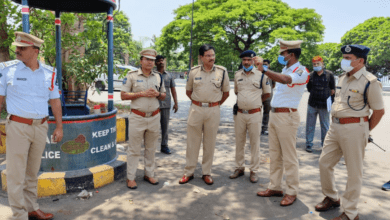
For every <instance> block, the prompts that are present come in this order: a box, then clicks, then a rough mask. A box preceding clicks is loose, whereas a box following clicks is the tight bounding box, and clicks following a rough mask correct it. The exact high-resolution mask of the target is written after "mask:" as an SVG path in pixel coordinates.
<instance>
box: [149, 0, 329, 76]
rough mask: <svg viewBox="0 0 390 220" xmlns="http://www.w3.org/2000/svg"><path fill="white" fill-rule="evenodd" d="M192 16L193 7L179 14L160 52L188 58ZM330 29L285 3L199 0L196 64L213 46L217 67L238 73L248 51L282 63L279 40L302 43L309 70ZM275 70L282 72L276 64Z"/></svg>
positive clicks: (312, 13)
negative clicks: (203, 50)
mask: <svg viewBox="0 0 390 220" xmlns="http://www.w3.org/2000/svg"><path fill="white" fill-rule="evenodd" d="M191 11H192V4H187V5H184V6H181V7H179V8H178V9H176V10H175V11H174V14H175V20H174V21H172V22H171V23H169V24H168V25H166V26H165V27H164V28H163V31H162V35H161V37H160V38H159V39H158V40H157V42H156V45H157V50H158V51H159V52H161V53H164V54H167V55H168V54H169V56H170V53H169V52H170V51H176V50H178V49H184V53H185V54H186V55H185V56H183V57H188V54H189V45H190V34H191V16H192V15H191ZM324 29H325V28H324V26H323V25H322V21H321V16H320V15H319V14H317V13H316V12H315V11H314V10H313V9H307V8H304V9H293V8H290V7H289V6H288V5H287V4H286V3H284V2H282V1H281V0H197V1H196V2H195V6H194V31H193V52H192V56H193V58H194V64H196V63H197V56H198V49H199V47H200V46H201V45H202V44H205V43H210V44H212V45H213V46H215V48H216V55H217V57H216V63H217V64H219V65H223V66H225V67H227V68H228V69H231V62H232V61H233V62H234V63H235V64H234V68H236V67H237V66H238V64H239V63H240V62H241V61H240V59H239V58H238V56H239V54H240V53H241V52H243V51H245V50H248V49H252V50H254V51H255V52H257V53H259V55H264V56H266V57H268V58H271V59H272V60H276V57H277V55H278V50H277V49H276V48H277V47H278V46H277V43H278V40H279V39H284V40H295V39H302V40H304V42H305V43H304V44H303V45H302V47H303V54H302V61H303V63H304V64H306V65H307V64H309V62H310V60H311V57H312V56H313V55H314V52H315V48H316V42H320V41H322V39H323V33H324ZM168 58H170V57H168ZM183 61H184V62H188V61H187V60H185V59H183ZM272 65H273V67H274V68H273V69H275V68H279V69H281V66H280V65H276V63H275V62H273V63H272Z"/></svg>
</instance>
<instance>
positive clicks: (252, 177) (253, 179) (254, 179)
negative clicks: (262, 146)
mask: <svg viewBox="0 0 390 220" xmlns="http://www.w3.org/2000/svg"><path fill="white" fill-rule="evenodd" d="M258 180H259V177H257V174H256V173H255V172H253V171H251V174H250V175H249V181H251V183H257V181H258Z"/></svg>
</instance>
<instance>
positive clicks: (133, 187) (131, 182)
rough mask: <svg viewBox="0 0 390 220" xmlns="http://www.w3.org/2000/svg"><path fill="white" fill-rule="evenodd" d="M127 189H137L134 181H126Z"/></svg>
mask: <svg viewBox="0 0 390 220" xmlns="http://www.w3.org/2000/svg"><path fill="white" fill-rule="evenodd" d="M126 183H127V188H129V189H137V183H136V182H135V180H126Z"/></svg>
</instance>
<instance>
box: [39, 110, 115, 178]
mask: <svg viewBox="0 0 390 220" xmlns="http://www.w3.org/2000/svg"><path fill="white" fill-rule="evenodd" d="M116 113H117V109H114V110H113V111H111V112H108V113H104V114H99V115H86V116H64V117H63V118H62V120H63V130H64V138H63V139H62V140H61V142H58V143H55V142H53V138H52V134H53V132H54V130H55V127H56V126H55V120H54V117H50V118H49V121H48V123H49V129H48V133H47V139H46V148H45V151H44V152H43V155H42V163H41V168H40V171H43V172H53V171H54V172H56V171H71V170H79V169H84V168H90V167H94V166H97V165H102V164H105V163H108V162H110V161H112V160H115V159H116V156H117V154H116V153H117V152H116Z"/></svg>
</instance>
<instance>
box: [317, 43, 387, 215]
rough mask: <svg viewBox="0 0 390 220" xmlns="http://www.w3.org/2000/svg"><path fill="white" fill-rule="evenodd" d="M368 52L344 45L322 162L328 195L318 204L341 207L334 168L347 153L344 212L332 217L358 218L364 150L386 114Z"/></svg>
mask: <svg viewBox="0 0 390 220" xmlns="http://www.w3.org/2000/svg"><path fill="white" fill-rule="evenodd" d="M369 51H370V49H369V48H368V47H365V46H362V45H345V46H343V47H342V48H341V52H342V53H343V60H342V61H341V68H342V69H343V70H344V71H345V73H344V74H343V75H341V77H340V80H339V82H338V84H337V86H336V97H335V102H334V103H333V105H332V110H331V116H332V122H333V123H332V124H331V125H330V128H329V131H328V133H327V135H326V137H325V142H324V147H323V150H322V153H321V156H320V162H319V166H320V177H321V187H322V192H323V193H324V195H325V196H326V197H325V199H324V200H323V201H322V202H321V203H319V204H317V205H316V206H315V209H316V210H317V211H326V210H329V209H330V208H332V207H338V206H340V198H339V194H338V192H337V189H336V183H335V178H334V173H333V171H334V166H335V165H336V164H337V163H338V162H339V160H340V158H341V157H342V156H344V159H345V163H346V166H347V173H348V179H347V186H346V189H345V192H344V194H343V196H342V197H341V206H342V208H343V213H342V214H341V215H340V216H339V217H337V218H334V219H333V220H351V219H354V220H357V219H359V215H358V208H357V205H358V202H359V197H360V192H361V188H362V176H363V158H364V151H365V148H366V145H367V142H368V138H369V135H370V131H372V130H373V129H374V128H375V126H376V125H377V124H378V123H379V121H380V120H381V118H382V116H383V115H384V113H385V110H384V104H383V97H382V88H381V84H380V83H379V81H378V80H377V78H376V77H375V76H374V75H373V74H372V73H370V72H368V71H367V70H366V67H365V64H366V62H367V54H368V52H369ZM370 110H372V114H371V115H370Z"/></svg>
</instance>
